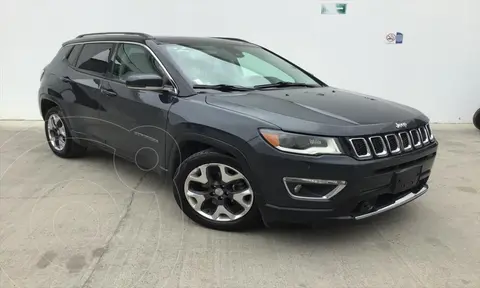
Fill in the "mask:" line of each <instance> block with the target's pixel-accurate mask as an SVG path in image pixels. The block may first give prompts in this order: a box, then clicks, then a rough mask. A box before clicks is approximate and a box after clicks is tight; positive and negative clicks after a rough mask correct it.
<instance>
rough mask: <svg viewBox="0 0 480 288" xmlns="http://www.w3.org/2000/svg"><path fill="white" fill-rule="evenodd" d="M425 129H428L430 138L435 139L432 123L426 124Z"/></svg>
mask: <svg viewBox="0 0 480 288" xmlns="http://www.w3.org/2000/svg"><path fill="white" fill-rule="evenodd" d="M425 129H427V134H428V138H429V139H430V141H433V138H434V137H433V133H432V129H431V128H430V124H428V125H427V126H425Z"/></svg>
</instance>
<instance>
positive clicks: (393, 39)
mask: <svg viewBox="0 0 480 288" xmlns="http://www.w3.org/2000/svg"><path fill="white" fill-rule="evenodd" d="M385 43H387V44H402V43H403V33H400V32H395V33H387V34H386V35H385Z"/></svg>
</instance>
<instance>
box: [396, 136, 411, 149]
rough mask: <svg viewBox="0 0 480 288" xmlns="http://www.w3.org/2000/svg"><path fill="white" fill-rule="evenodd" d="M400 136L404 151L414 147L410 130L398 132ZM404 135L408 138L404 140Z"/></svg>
mask: <svg viewBox="0 0 480 288" xmlns="http://www.w3.org/2000/svg"><path fill="white" fill-rule="evenodd" d="M398 136H399V137H400V142H401V143H402V149H403V151H405V152H408V151H410V150H412V149H413V145H412V140H411V139H410V136H409V135H408V132H400V133H398ZM402 136H405V138H406V139H407V140H406V141H404V140H403V139H404V138H403V137H402Z"/></svg>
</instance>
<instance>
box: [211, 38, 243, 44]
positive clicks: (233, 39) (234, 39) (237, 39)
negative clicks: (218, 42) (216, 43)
mask: <svg viewBox="0 0 480 288" xmlns="http://www.w3.org/2000/svg"><path fill="white" fill-rule="evenodd" d="M212 38H216V39H224V40H232V41H240V42H245V43H250V42H248V41H247V40H243V39H240V38H230V37H212Z"/></svg>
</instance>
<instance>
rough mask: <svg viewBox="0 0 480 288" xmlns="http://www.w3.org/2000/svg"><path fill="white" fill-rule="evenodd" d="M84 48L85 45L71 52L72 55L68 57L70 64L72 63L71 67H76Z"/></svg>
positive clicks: (76, 47)
mask: <svg viewBox="0 0 480 288" xmlns="http://www.w3.org/2000/svg"><path fill="white" fill-rule="evenodd" d="M82 46H83V45H75V46H73V49H72V52H70V55H68V63H70V65H73V66H75V64H76V62H77V59H78V55H80V51H81V50H82Z"/></svg>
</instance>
